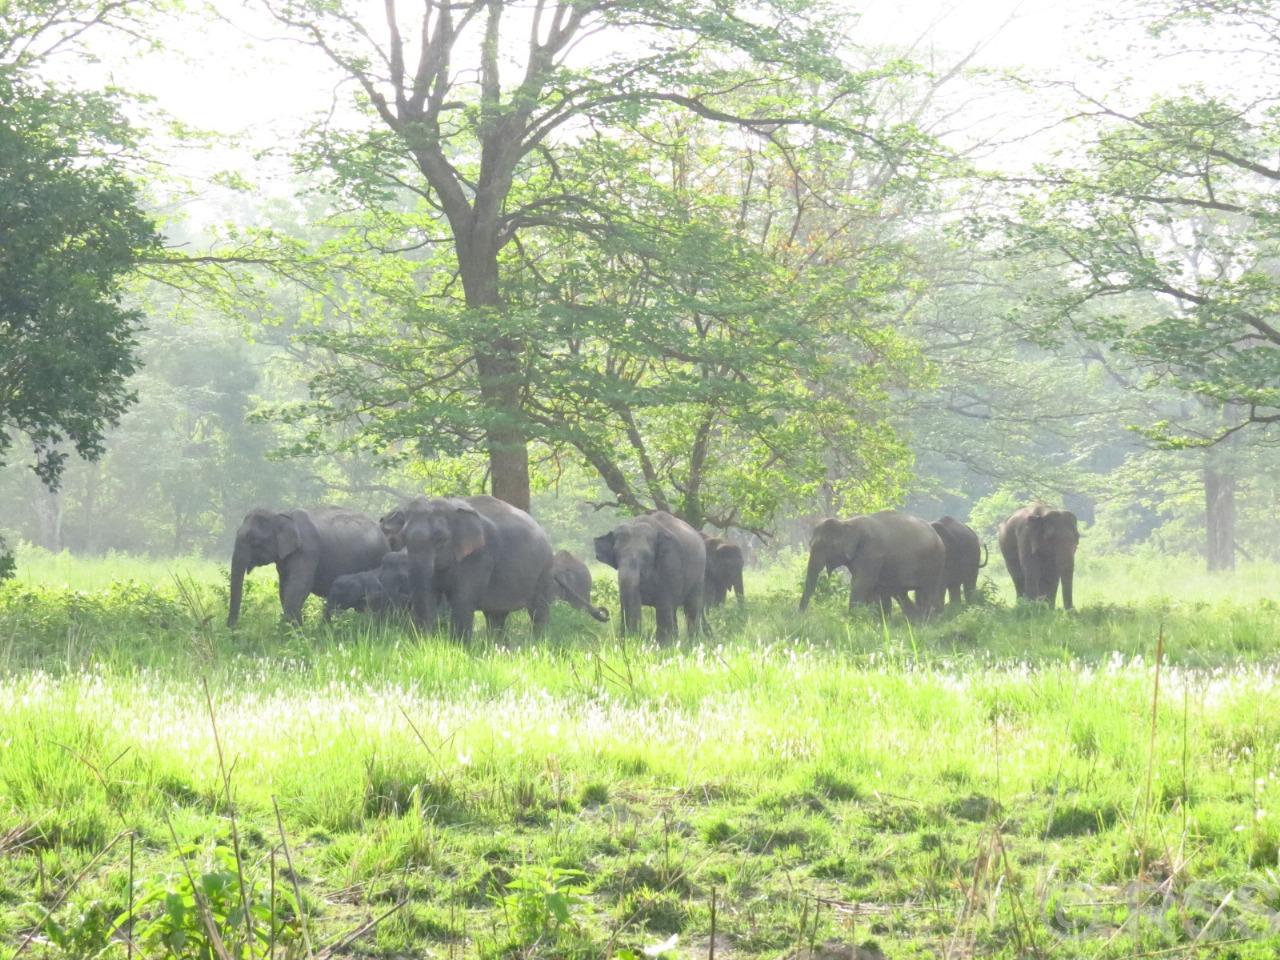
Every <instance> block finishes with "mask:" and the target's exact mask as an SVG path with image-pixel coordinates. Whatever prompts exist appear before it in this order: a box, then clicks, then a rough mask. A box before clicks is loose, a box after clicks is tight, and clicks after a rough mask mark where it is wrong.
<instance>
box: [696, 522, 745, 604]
mask: <svg viewBox="0 0 1280 960" xmlns="http://www.w3.org/2000/svg"><path fill="white" fill-rule="evenodd" d="M702 541H703V543H705V544H706V547H707V575H706V588H705V600H704V604H703V605H704V606H707V607H718V606H720V605H721V604H723V603H724V601H725V598H726V597H728V595H729V591H730V590H732V591H733V592H734V595H735V596H736V597H737V598H738V606H740V607H741V606H744V605H745V604H746V602H747V600H746V597H745V596H744V595H743V592H742V568H743V566H744V563H743V559H742V548H741V547H740V546H738V545H737V544H736V543H730V542H729V541H728V540H722V539H720V538H719V537H711V536H708V535H707V534H705V533H704V534H703V535H702Z"/></svg>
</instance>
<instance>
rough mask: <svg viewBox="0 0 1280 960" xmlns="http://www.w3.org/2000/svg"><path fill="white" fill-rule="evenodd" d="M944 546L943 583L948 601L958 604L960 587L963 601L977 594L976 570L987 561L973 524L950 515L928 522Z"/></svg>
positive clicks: (969, 599) (967, 601)
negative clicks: (945, 558) (948, 596)
mask: <svg viewBox="0 0 1280 960" xmlns="http://www.w3.org/2000/svg"><path fill="white" fill-rule="evenodd" d="M930 526H931V527H933V529H934V530H935V531H937V533H938V536H939V537H941V538H942V545H943V546H944V547H945V548H946V550H947V563H946V567H945V572H944V573H943V577H942V579H943V583H944V584H945V585H946V592H947V593H948V594H949V595H950V598H951V605H952V606H953V607H958V606H960V596H961V591H962V590H963V593H964V602H965V603H973V602H974V600H975V599H976V598H977V596H978V571H979V570H981V569H982V568H983V567H985V566H986V565H987V555H986V547H985V546H984V544H983V543H982V541H981V540H980V539H979V537H978V535H977V534H976V533H975V532H974V531H973V528H971V527H968V526H966V525H965V524H963V523H961V522H960V521H959V520H956V519H955V518H954V517H943V518H942V519H941V520H935V521H933V523H931V524H930Z"/></svg>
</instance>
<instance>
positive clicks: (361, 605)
mask: <svg viewBox="0 0 1280 960" xmlns="http://www.w3.org/2000/svg"><path fill="white" fill-rule="evenodd" d="M410 601H411V594H410V588H409V557H408V555H407V554H406V553H405V552H404V551H403V550H401V551H398V552H394V553H388V554H387V555H386V556H384V557H383V558H382V563H381V564H379V566H378V568H377V569H376V570H362V571H361V572H360V573H349V574H346V575H345V576H341V577H338V578H337V579H336V580H334V581H333V584H332V585H331V586H330V587H329V596H328V598H327V599H326V601H325V605H324V618H325V619H326V620H328V619H329V618H330V617H332V616H333V614H334V611H336V610H368V611H369V612H370V613H375V614H378V615H379V616H384V615H386V614H389V613H393V612H396V611H401V610H408V609H409V604H410Z"/></svg>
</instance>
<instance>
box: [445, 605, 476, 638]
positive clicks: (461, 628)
mask: <svg viewBox="0 0 1280 960" xmlns="http://www.w3.org/2000/svg"><path fill="white" fill-rule="evenodd" d="M449 616H450V618H451V619H452V620H453V623H452V624H450V627H449V632H450V633H451V634H453V636H454V638H455V639H457V640H470V639H471V634H472V633H473V632H474V631H475V626H476V606H475V604H474V603H458V602H457V601H455V602H453V603H452V604H450V605H449Z"/></svg>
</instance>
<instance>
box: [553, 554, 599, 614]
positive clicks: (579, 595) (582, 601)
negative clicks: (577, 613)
mask: <svg viewBox="0 0 1280 960" xmlns="http://www.w3.org/2000/svg"><path fill="white" fill-rule="evenodd" d="M551 581H552V583H551V588H552V593H553V596H554V599H557V600H563V601H564V602H565V603H567V604H569V606H571V607H573V608H574V609H576V610H585V611H586V612H587V613H589V614H591V616H593V617H595V618H596V619H597V620H599V621H600V622H601V623H604V622H606V621H607V620H608V619H609V611H608V610H606V609H605V608H604V607H597V606H594V605H593V604H592V603H591V571H590V570H588V569H587V565H586V564H585V563H583V562H582V561H581V560H579V559H578V558H577V557H575V556H574V555H573V554H572V553H570V552H569V551H568V550H557V551H556V555H555V556H554V557H552V558H551Z"/></svg>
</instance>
